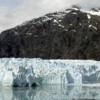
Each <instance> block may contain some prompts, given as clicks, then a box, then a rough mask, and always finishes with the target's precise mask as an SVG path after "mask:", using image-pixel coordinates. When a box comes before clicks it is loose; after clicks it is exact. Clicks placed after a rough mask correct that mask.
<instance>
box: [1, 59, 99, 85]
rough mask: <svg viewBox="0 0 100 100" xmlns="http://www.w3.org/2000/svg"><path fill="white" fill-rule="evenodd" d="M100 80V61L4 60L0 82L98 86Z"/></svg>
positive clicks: (2, 61)
mask: <svg viewBox="0 0 100 100" xmlns="http://www.w3.org/2000/svg"><path fill="white" fill-rule="evenodd" d="M93 83H94V84H93ZM99 83H100V61H93V60H86V61H85V60H42V59H28V58H24V59H21V58H17V59H15V58H2V59H0V85H3V86H15V87H22V86H34V85H41V84H42V85H46V84H60V85H62V86H64V85H67V84H77V85H82V84H93V85H95V86H97V84H99ZM99 85H100V84H99Z"/></svg>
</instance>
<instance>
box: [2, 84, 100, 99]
mask: <svg viewBox="0 0 100 100" xmlns="http://www.w3.org/2000/svg"><path fill="white" fill-rule="evenodd" d="M0 100H100V87H93V86H61V85H46V86H39V87H37V88H10V87H5V88H4V87H1V88H0Z"/></svg>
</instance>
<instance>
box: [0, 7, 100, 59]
mask: <svg viewBox="0 0 100 100" xmlns="http://www.w3.org/2000/svg"><path fill="white" fill-rule="evenodd" d="M99 15H100V12H99V10H95V9H92V10H91V11H89V12H83V11H80V10H79V9H77V8H72V9H67V10H65V11H63V12H55V13H50V14H47V15H45V16H43V17H40V18H38V19H33V20H31V21H27V22H25V23H23V24H22V25H20V26H17V27H15V28H12V29H9V30H6V31H3V32H2V33H1V34H0V57H1V58H2V57H22V58H23V57H27V58H43V59H95V60H100V16H99Z"/></svg>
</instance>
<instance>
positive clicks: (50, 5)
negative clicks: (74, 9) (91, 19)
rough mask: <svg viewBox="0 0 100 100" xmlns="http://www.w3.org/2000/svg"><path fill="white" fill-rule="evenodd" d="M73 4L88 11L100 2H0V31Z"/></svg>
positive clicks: (52, 0)
mask: <svg viewBox="0 0 100 100" xmlns="http://www.w3.org/2000/svg"><path fill="white" fill-rule="evenodd" d="M73 4H78V5H80V6H81V7H83V8H84V9H89V8H91V7H99V6H100V0H0V31H2V30H5V29H8V28H11V27H14V26H16V25H19V24H21V23H22V22H24V21H27V20H30V19H33V18H36V17H39V16H42V15H44V14H46V13H49V12H54V11H59V10H64V9H66V8H69V7H70V6H71V5H73Z"/></svg>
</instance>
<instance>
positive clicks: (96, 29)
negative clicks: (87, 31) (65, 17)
mask: <svg viewBox="0 0 100 100" xmlns="http://www.w3.org/2000/svg"><path fill="white" fill-rule="evenodd" d="M91 27H92V28H94V29H95V30H97V27H96V26H93V25H92V24H91V25H89V28H91Z"/></svg>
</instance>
